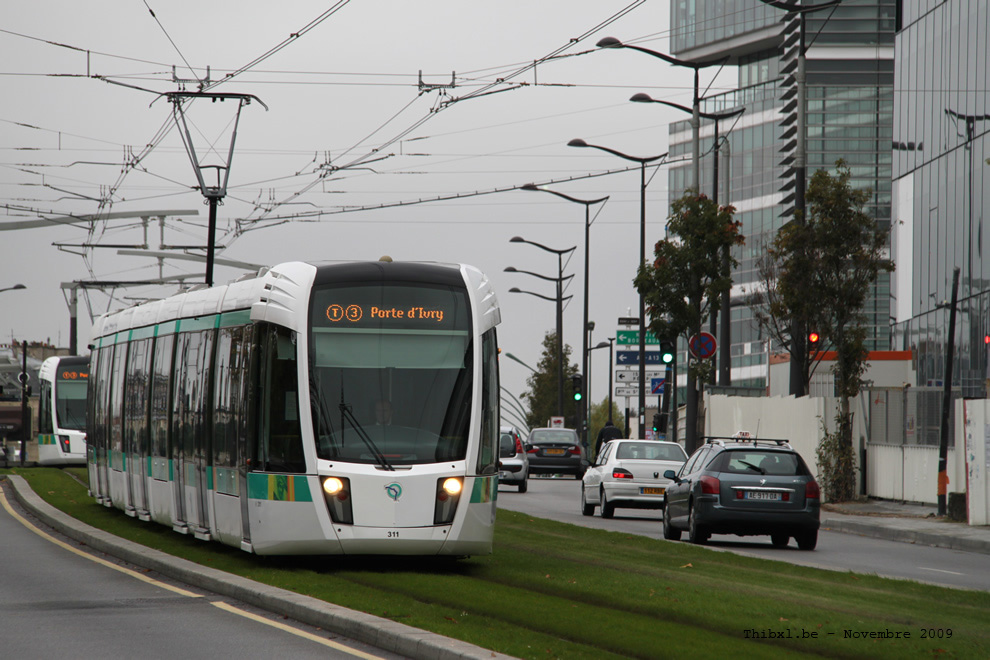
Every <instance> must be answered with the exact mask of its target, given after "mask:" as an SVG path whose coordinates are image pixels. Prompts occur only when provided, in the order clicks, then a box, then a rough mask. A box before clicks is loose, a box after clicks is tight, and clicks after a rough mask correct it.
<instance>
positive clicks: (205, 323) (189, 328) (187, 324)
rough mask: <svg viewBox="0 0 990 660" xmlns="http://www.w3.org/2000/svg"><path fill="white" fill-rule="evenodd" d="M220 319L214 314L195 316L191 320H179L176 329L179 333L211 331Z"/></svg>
mask: <svg viewBox="0 0 990 660" xmlns="http://www.w3.org/2000/svg"><path fill="white" fill-rule="evenodd" d="M219 321H220V317H219V316H217V315H216V314H211V315H210V316H197V317H195V318H191V319H179V321H178V327H177V328H176V329H177V330H178V331H179V332H195V331H197V330H212V329H213V328H215V327H217V323H219Z"/></svg>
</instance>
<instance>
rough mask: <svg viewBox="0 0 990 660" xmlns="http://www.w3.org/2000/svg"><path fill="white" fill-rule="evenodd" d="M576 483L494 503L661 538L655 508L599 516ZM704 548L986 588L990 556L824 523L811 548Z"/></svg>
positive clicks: (766, 544)
mask: <svg viewBox="0 0 990 660" xmlns="http://www.w3.org/2000/svg"><path fill="white" fill-rule="evenodd" d="M579 484H580V482H579V481H577V480H575V479H573V478H570V477H568V478H562V479H556V478H554V479H548V478H530V480H529V491H528V492H527V493H522V494H521V493H519V492H518V491H517V489H516V488H513V487H501V488H499V490H498V506H499V508H503V509H508V510H510V511H519V512H522V513H527V514H529V515H532V516H538V517H540V518H547V519H550V520H557V521H560V522H566V523H571V524H574V525H581V526H583V527H592V528H595V529H605V530H611V531H617V532H623V533H626V534H637V535H641V536H648V537H650V538H654V539H663V530H662V529H661V513H660V511H648V510H637V509H616V512H615V517H614V518H612V519H611V520H606V519H604V518H602V517H601V515H600V510H598V509H596V511H595V515H594V516H590V517H589V516H583V515H581V510H580V508H581V507H580V502H581V500H580V498H581V490H580V487H579ZM682 538H686V537H682ZM680 542H681V543H685V542H686V541H680ZM706 547H708V548H711V549H713V550H722V551H727V552H735V553H737V554H741V555H749V556H753V557H762V558H764V559H773V560H777V561H786V562H789V563H791V564H798V565H801V566H811V567H815V568H824V569H828V570H836V571H853V572H855V573H863V574H869V575H881V576H884V577H892V578H899V579H909V580H916V581H918V582H926V583H929V584H938V585H942V586H946V587H955V588H961V589H976V590H979V591H990V570H988V568H990V557H988V556H987V555H985V554H980V553H974V552H963V551H960V550H950V549H946V548H934V547H930V546H924V545H916V544H912V543H902V542H899V541H888V540H884V539H875V538H867V537H865V536H858V535H855V534H847V533H841V532H831V531H828V530H827V529H824V528H823V529H822V530H821V531H819V533H818V547H817V548H816V549H815V550H814V551H811V552H805V551H802V550H798V548H797V545H796V544H795V543H794V540H793V539H791V542H790V544H789V545H788V546H787V547H786V548H774V547H773V546H772V545H771V544H770V537H764V536H747V537H740V536H733V535H722V534H716V535H714V536H712V539H711V541H710V542H709V543H708V544H707V545H706Z"/></svg>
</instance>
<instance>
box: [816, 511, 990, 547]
mask: <svg viewBox="0 0 990 660" xmlns="http://www.w3.org/2000/svg"><path fill="white" fill-rule="evenodd" d="M859 518H862V517H861V516H854V515H850V516H846V517H842V518H839V517H835V516H828V517H823V518H822V521H821V526H822V528H823V529H826V528H827V529H829V530H831V531H834V532H845V533H849V534H859V535H860V536H868V537H870V538H878V539H885V540H888V541H901V542H905V543H915V544H919V545H930V546H933V547H936V548H949V549H951V550H964V551H966V552H978V553H982V554H990V540H988V539H986V538H973V537H970V536H967V535H966V532H967V530H966V529H963V530H962V531H961V532H960V533H958V534H946V533H944V532H942V531H934V530H930V529H921V528H919V526H918V525H917V524H916V523H913V522H912V521H913V519H911V518H904V519H900V518H894V519H891V518H885V519H883V522H882V524H881V523H878V522H877V521H875V520H871V521H870V522H865V521H863V520H860V519H859ZM937 524H945V525H948V524H950V523H937Z"/></svg>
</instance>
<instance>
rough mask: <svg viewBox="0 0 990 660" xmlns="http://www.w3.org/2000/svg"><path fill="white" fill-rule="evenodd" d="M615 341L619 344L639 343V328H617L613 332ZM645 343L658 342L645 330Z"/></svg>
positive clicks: (653, 343) (654, 343)
mask: <svg viewBox="0 0 990 660" xmlns="http://www.w3.org/2000/svg"><path fill="white" fill-rule="evenodd" d="M615 343H616V344H620V345H637V346H638V345H639V330H617V331H616V332H615ZM646 343H647V344H648V345H653V346H656V345H658V344H659V343H660V340H659V339H657V338H656V337H655V336H654V335H653V333H652V332H649V331H647V332H646Z"/></svg>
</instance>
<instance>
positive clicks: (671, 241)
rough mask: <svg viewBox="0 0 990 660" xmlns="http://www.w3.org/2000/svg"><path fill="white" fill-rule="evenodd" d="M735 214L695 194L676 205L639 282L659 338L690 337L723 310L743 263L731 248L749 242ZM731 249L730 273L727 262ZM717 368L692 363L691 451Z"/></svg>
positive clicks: (688, 413)
mask: <svg viewBox="0 0 990 660" xmlns="http://www.w3.org/2000/svg"><path fill="white" fill-rule="evenodd" d="M734 213H735V208H733V207H732V206H721V207H720V206H718V204H716V203H715V202H714V201H712V200H711V199H709V198H708V197H707V196H705V195H699V194H698V193H696V192H695V191H692V190H689V191H687V192H686V193H685V194H684V196H683V197H681V198H680V199H678V200H675V201H674V203H673V204H672V205H671V213H670V217H669V218H668V220H669V223H668V225H667V228H668V232H669V237H668V238H665V239H663V240H661V241H658V242H657V244H656V246H655V248H654V254H655V255H656V259H655V260H654V262H653V263H652V264H642V265H641V266H640V268H639V272H638V273H637V275H636V279H635V284H636V288H637V290H638V291H639V292H640V293H641V294H643V295H644V296H645V299H646V307H647V315H648V316H649V328H650V330H651V331H652V332H653V333H654V335H656V336H657V337H659V338H661V339H673V338H675V337H678V336H681V337H684V338H685V339H688V338H690V337H691V336H692V335H695V334H698V333H699V332H701V329H702V327H703V325H704V323H705V322H706V321H707V320H708V318H709V317H710V316H711V314H712V313H713V312H716V311H718V308H719V301H720V300H721V295H722V293H723V292H724V291H727V290H729V289H730V288H731V287H732V268H733V267H734V266H735V265H736V264H737V261H736V260H735V259H734V258H733V257H731V254H732V253H731V248H732V246H733V245H742V244H743V242H744V241H743V237H742V234H740V232H739V230H740V227H741V223H740V222H738V221H736V220H735V218H734ZM727 250H728V251H729V255H730V258H729V270H728V271H726V270H725V268H724V265H723V259H722V257H723V255H724V254H725V251H727ZM727 312H728V310H726V313H727ZM711 368H712V367H711V363H710V362H707V361H697V360H696V361H694V362H692V361H691V360H690V359H689V362H688V388H687V410H686V417H687V419H686V423H687V430H686V433H685V438H684V446H685V449H687V450H688V453H691V452H693V451H694V449H695V447H696V446H697V442H698V437H699V436H700V435H701V433H700V429H699V428H698V427H699V421H700V419H701V418H702V417H703V416H702V415H700V414H699V412H700V411H699V398H700V397H699V393H698V380H699V378H701V377H702V376H704V374H705V373H707V371H709V370H710V369H711Z"/></svg>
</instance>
